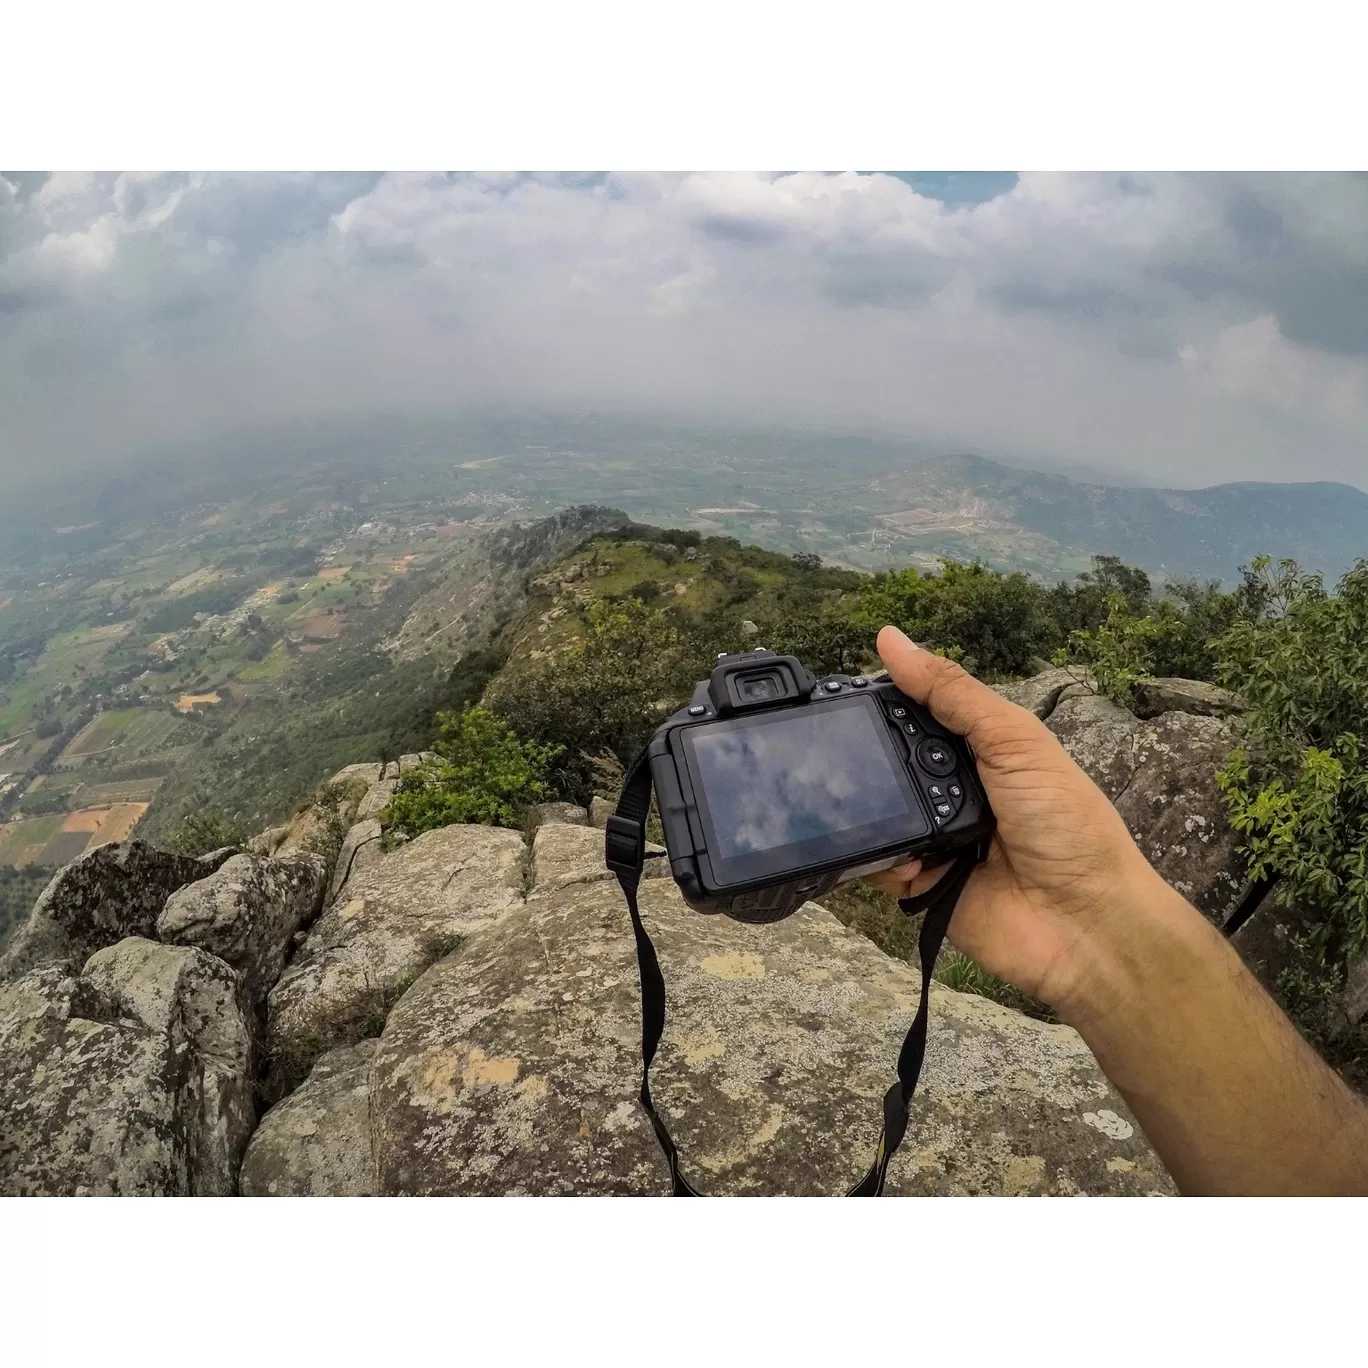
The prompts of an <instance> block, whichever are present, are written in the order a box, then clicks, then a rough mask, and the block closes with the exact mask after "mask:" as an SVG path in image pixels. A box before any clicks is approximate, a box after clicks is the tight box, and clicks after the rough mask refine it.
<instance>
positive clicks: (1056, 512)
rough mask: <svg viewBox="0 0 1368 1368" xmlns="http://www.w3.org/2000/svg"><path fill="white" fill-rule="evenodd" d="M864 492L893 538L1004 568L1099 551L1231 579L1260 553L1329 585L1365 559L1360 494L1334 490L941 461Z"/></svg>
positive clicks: (1042, 568)
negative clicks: (1091, 475)
mask: <svg viewBox="0 0 1368 1368" xmlns="http://www.w3.org/2000/svg"><path fill="white" fill-rule="evenodd" d="M868 489H869V491H870V493H872V494H873V495H875V496H876V497H877V499H878V505H879V509H880V511H879V512H878V513H877V514H876V515H875V516H876V517H877V520H878V521H879V522H880V523H881V524H882V525H883V526H885V527H886V528H888V529H889V530H890V531H891V532H895V533H896V534H897V535H898V538H899V540H901V541H906V540H907V539H909V538H910V539H912V540H913V541H914V542H920V543H922V544H923V545H924V546H925V547H926V549H927V551H935V552H936V553H942V554H943V553H949V554H952V555H955V556H960V557H969V556H981V557H982V558H983V559H984V560H986V561H989V562H991V563H992V564H994V565H1000V566H1004V567H1005V568H1032V569H1035V570H1037V571H1038V572H1047V573H1048V572H1049V571H1050V570H1052V569H1053V570H1059V569H1065V570H1067V569H1071V568H1074V567H1075V566H1079V567H1081V565H1082V563H1083V562H1084V561H1085V560H1086V558H1087V557H1089V556H1092V555H1094V554H1099V553H1106V554H1111V555H1116V556H1120V557H1121V558H1122V559H1123V560H1126V561H1129V562H1130V563H1132V564H1135V565H1142V566H1144V567H1145V568H1146V569H1147V570H1150V571H1153V572H1156V573H1158V574H1161V575H1162V574H1169V575H1177V576H1189V575H1192V576H1197V577H1199V578H1219V579H1222V580H1232V579H1234V578H1235V576H1236V574H1237V572H1238V567H1239V566H1241V565H1244V564H1247V563H1248V562H1249V561H1250V560H1252V559H1253V557H1255V556H1257V555H1259V554H1261V553H1266V554H1267V555H1270V556H1272V557H1273V558H1274V559H1275V560H1276V559H1278V558H1280V557H1283V556H1290V557H1292V558H1293V559H1295V560H1297V561H1299V562H1301V564H1302V565H1303V566H1307V567H1312V568H1315V569H1318V570H1322V571H1324V572H1325V573H1326V575H1327V576H1328V577H1330V578H1332V579H1333V578H1334V577H1336V576H1338V575H1339V574H1341V573H1342V572H1343V571H1344V570H1346V569H1347V568H1348V567H1349V566H1351V565H1352V564H1353V563H1354V561H1355V559H1356V558H1358V557H1359V556H1368V494H1365V493H1364V492H1363V491H1362V490H1360V489H1355V488H1354V487H1353V486H1351V485H1344V484H1332V483H1328V482H1320V483H1314V484H1260V483H1255V482H1252V481H1251V482H1241V483H1236V484H1223V485H1213V486H1211V488H1209V489H1145V488H1133V487H1132V488H1119V487H1117V486H1114V485H1105V484H1092V483H1085V482H1083V481H1080V480H1072V479H1069V478H1068V477H1067V476H1064V475H1052V474H1045V473H1041V472H1038V471H1029V470H1021V469H1016V468H1013V467H1009V466H1005V465H1002V464H1000V463H999V462H997V461H990V460H987V459H986V458H984V457H981V456H947V457H943V458H940V459H936V460H931V461H927V462H925V463H923V464H920V465H916V466H913V467H910V468H908V469H905V470H901V471H897V472H894V473H891V474H888V475H884V476H880V477H879V478H877V479H875V480H873V481H871V482H870V484H869V485H868Z"/></svg>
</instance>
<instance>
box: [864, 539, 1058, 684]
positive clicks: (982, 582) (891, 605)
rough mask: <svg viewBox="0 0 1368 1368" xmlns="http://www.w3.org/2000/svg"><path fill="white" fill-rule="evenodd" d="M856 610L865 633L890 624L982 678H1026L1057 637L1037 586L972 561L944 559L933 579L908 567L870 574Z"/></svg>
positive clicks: (1022, 577)
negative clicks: (1034, 662) (957, 661)
mask: <svg viewBox="0 0 1368 1368" xmlns="http://www.w3.org/2000/svg"><path fill="white" fill-rule="evenodd" d="M858 612H859V620H860V621H861V622H863V623H864V624H865V625H866V626H867V627H868V628H869V629H871V630H872V631H877V630H878V628H879V627H882V626H883V625H884V624H885V623H892V624H893V626H895V627H898V628H901V629H902V630H903V631H904V632H906V633H907V635H908V636H910V637H912V638H913V639H914V640H916V641H919V642H923V643H925V644H927V645H929V646H932V647H934V648H937V649H940V650H942V651H944V652H945V653H946V654H949V655H954V656H955V658H957V659H958V660H959V661H960V662H961V663H962V664H963V665H964V666H965V668H966V669H968V670H970V671H972V672H973V673H975V674H977V675H980V676H983V677H986V678H989V679H998V678H1002V677H1005V676H1011V675H1020V674H1027V673H1029V672H1030V670H1031V668H1032V663H1033V660H1034V659H1035V658H1036V657H1038V656H1040V655H1042V654H1047V653H1048V652H1049V651H1051V650H1052V649H1053V648H1054V647H1055V646H1056V645H1057V644H1058V643H1059V641H1060V639H1061V636H1062V633H1061V631H1060V628H1059V624H1058V622H1057V620H1056V618H1055V616H1054V614H1053V613H1052V611H1051V602H1050V597H1049V594H1048V591H1047V590H1046V589H1045V588H1044V586H1043V585H1040V584H1038V583H1036V582H1035V581H1034V580H1032V579H1029V578H1028V577H1027V576H1026V575H1023V574H1021V573H1016V574H1011V575H1004V574H1002V573H1000V572H999V571H996V570H990V569H989V568H988V567H987V566H985V565H981V564H979V563H977V562H975V563H974V564H971V565H961V564H959V563H957V562H955V561H944V562H942V564H941V572H940V574H938V575H921V574H919V573H918V572H917V571H916V570H915V569H911V568H908V569H906V570H892V571H889V572H888V573H887V574H883V575H877V576H875V577H874V578H873V580H872V581H871V582H870V583H869V585H868V587H867V588H866V589H865V590H864V591H863V592H862V593H861V595H860V605H859V610H858Z"/></svg>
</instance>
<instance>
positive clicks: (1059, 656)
mask: <svg viewBox="0 0 1368 1368" xmlns="http://www.w3.org/2000/svg"><path fill="white" fill-rule="evenodd" d="M1183 631H1184V624H1183V621H1182V619H1181V618H1179V617H1178V616H1177V615H1175V614H1171V613H1170V614H1166V615H1159V616H1153V615H1148V616H1145V617H1137V616H1136V615H1135V614H1134V613H1133V612H1131V610H1130V606H1129V604H1128V603H1127V601H1126V599H1125V598H1124V597H1123V596H1122V595H1121V594H1113V595H1112V600H1111V604H1110V605H1109V608H1108V612H1107V618H1106V621H1105V622H1103V623H1102V624H1101V625H1100V626H1099V627H1097V628H1095V629H1092V630H1089V629H1087V628H1080V629H1078V630H1076V631H1074V632H1071V633H1070V635H1069V643H1068V645H1067V646H1063V647H1061V648H1060V649H1059V650H1058V651H1056V652H1055V656H1054V661H1055V664H1056V665H1062V666H1063V667H1064V668H1065V669H1068V670H1073V671H1076V672H1077V673H1078V676H1079V678H1080V679H1081V680H1085V681H1087V682H1088V683H1090V685H1091V686H1092V687H1093V688H1095V689H1096V690H1097V692H1098V693H1100V694H1101V695H1102V696H1103V697H1105V698H1110V699H1111V700H1112V702H1113V703H1119V704H1120V705H1121V706H1122V707H1123V708H1133V707H1134V706H1135V702H1136V690H1137V689H1138V688H1139V686H1140V685H1142V684H1147V683H1149V682H1150V681H1151V680H1153V679H1154V678H1155V674H1154V660H1155V656H1156V654H1157V653H1158V652H1159V651H1160V650H1162V649H1163V648H1164V646H1165V645H1166V644H1167V643H1169V642H1171V641H1173V640H1174V639H1176V638H1177V637H1178V636H1179V635H1180V634H1181V633H1182V632H1183Z"/></svg>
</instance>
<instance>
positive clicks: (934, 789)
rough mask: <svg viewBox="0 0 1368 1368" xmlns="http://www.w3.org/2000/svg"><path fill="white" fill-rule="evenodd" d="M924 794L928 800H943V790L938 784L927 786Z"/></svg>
mask: <svg viewBox="0 0 1368 1368" xmlns="http://www.w3.org/2000/svg"><path fill="white" fill-rule="evenodd" d="M926 794H927V797H928V798H937V799H939V798H944V797H945V790H944V789H943V788H942V787H941V786H940V785H939V784H927V786H926Z"/></svg>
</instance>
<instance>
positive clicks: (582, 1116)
mask: <svg viewBox="0 0 1368 1368" xmlns="http://www.w3.org/2000/svg"><path fill="white" fill-rule="evenodd" d="M557 830H558V829H557V828H555V827H546V828H543V829H542V831H541V832H539V833H538V836H539V838H541V837H547V836H549V835H550V833H552V832H555V831H557ZM560 830H561V831H575V830H579V829H577V828H561V829H560ZM539 868H540V867H539ZM641 903H642V908H643V915H644V917H645V920H646V922H647V924H648V926H649V927H650V930H651V933H652V935H653V937H654V938H655V941H656V945H657V947H658V949H659V951H660V957H661V961H662V964H663V966H664V970H665V974H666V979H667V984H668V992H669V1001H670V1007H669V1014H668V1018H667V1024H666V1030H665V1036H664V1040H663V1043H662V1047H661V1051H660V1054H659V1056H658V1058H657V1063H656V1068H655V1070H654V1074H653V1082H654V1091H655V1096H656V1099H657V1102H658V1104H659V1106H660V1108H661V1111H662V1113H663V1114H664V1115H665V1116H666V1117H667V1118H668V1120H669V1124H670V1126H671V1128H672V1130H673V1132H674V1135H675V1138H676V1140H677V1141H678V1142H679V1144H680V1145H681V1148H682V1152H683V1156H684V1168H685V1171H686V1172H687V1173H688V1174H689V1175H690V1176H691V1177H692V1178H693V1179H694V1180H696V1181H697V1182H698V1183H699V1185H700V1186H702V1187H703V1188H704V1189H705V1190H707V1191H711V1192H718V1193H770V1192H793V1193H820V1192H830V1193H836V1192H841V1191H844V1190H845V1189H846V1188H847V1187H848V1186H849V1185H850V1184H852V1183H853V1182H855V1181H856V1180H857V1179H858V1178H859V1177H861V1176H862V1175H863V1173H864V1171H865V1169H866V1168H867V1167H868V1165H869V1164H870V1162H871V1159H872V1156H873V1151H874V1146H875V1142H876V1140H877V1137H878V1132H879V1121H880V1105H881V1099H882V1097H883V1094H884V1092H885V1090H886V1089H887V1088H888V1086H889V1084H890V1083H891V1081H892V1079H893V1076H894V1062H895V1060H896V1058H897V1054H898V1050H899V1047H900V1046H901V1043H902V1039H903V1035H904V1033H905V1032H906V1030H907V1027H908V1024H909V1023H910V1021H911V1019H912V1016H913V1013H914V1012H915V1009H916V1002H917V994H918V989H919V986H920V978H919V975H918V974H917V973H916V971H915V970H913V969H912V967H911V966H909V965H907V964H904V963H902V962H901V961H899V960H895V959H891V958H890V957H888V956H886V955H884V954H883V953H882V952H881V951H879V950H878V949H877V948H876V947H875V946H874V945H873V944H872V943H871V942H870V941H868V940H866V939H865V938H863V937H862V936H860V935H859V934H857V933H856V932H853V931H850V930H847V929H846V928H845V927H843V926H842V925H841V924H840V923H839V922H838V921H837V920H836V919H835V918H834V917H832V916H831V915H830V914H829V913H827V912H826V911H825V910H824V909H822V908H821V907H818V906H816V905H814V904H808V905H807V906H806V907H804V908H802V909H800V911H799V912H798V913H796V914H795V915H794V916H792V917H790V918H788V919H787V920H785V921H783V922H780V923H778V924H776V925H772V926H764V927H757V926H745V925H741V924H738V923H736V922H732V921H729V920H727V919H725V918H722V917H708V916H701V915H699V914H698V913H696V912H693V911H691V910H690V909H689V908H688V907H687V906H686V905H685V903H684V902H683V900H682V899H681V897H680V896H679V893H678V890H677V889H676V888H675V886H674V884H673V883H672V882H671V881H669V880H667V879H653V880H650V881H648V882H647V883H645V884H644V885H643V886H642V890H641ZM640 1030H641V1025H640V1008H639V1000H638V989H637V967H636V958H635V953H634V948H633V939H632V934H631V928H630V923H629V922H628V919H627V915H626V909H625V908H624V906H623V903H622V897H621V894H620V892H619V890H618V888H617V886H616V884H614V883H611V882H604V881H592V882H583V881H580V882H575V883H570V884H565V883H561V882H559V880H558V879H557V878H556V877H555V876H554V874H553V875H551V876H550V877H549V878H548V879H547V880H546V881H545V882H543V881H542V876H541V875H540V874H539V877H538V883H537V885H536V886H535V888H534V890H533V892H532V894H531V896H530V897H529V898H528V900H527V902H526V903H525V904H524V905H522V906H517V907H514V908H513V910H511V911H509V912H508V913H506V914H505V915H504V916H503V917H502V918H500V919H499V920H497V921H495V922H493V923H492V924H489V925H487V926H486V927H484V928H483V929H482V930H479V931H477V932H475V933H474V934H473V935H471V936H470V937H469V938H468V939H467V940H466V941H465V942H464V943H463V944H462V945H461V947H460V949H459V950H458V951H457V952H456V953H454V954H452V955H450V956H448V957H447V958H445V959H443V960H442V961H441V962H440V963H438V964H436V965H434V966H433V967H432V968H430V969H428V971H427V972H426V973H425V974H424V975H423V977H422V978H421V979H419V981H418V982H417V983H416V984H415V985H414V986H413V987H412V988H411V989H410V990H409V991H408V993H407V994H405V996H404V997H403V998H402V999H401V1000H400V1001H399V1002H398V1003H397V1005H396V1006H395V1007H394V1008H393V1010H392V1012H391V1013H390V1016H389V1020H388V1022H387V1024H386V1026H385V1029H384V1032H383V1034H382V1035H381V1037H380V1042H379V1046H378V1048H377V1050H376V1053H375V1056H374V1060H373V1062H372V1066H371V1069H370V1074H369V1080H368V1087H369V1102H370V1116H371V1131H370V1145H371V1148H372V1150H373V1154H374V1159H375V1163H376V1173H377V1180H378V1188H379V1190H380V1191H381V1192H382V1193H386V1194H409V1193H414V1194H416V1193H431V1194H438V1193H471V1194H474V1193H480V1194H504V1193H507V1194H572V1193H583V1194H608V1193H665V1192H667V1191H668V1177H667V1173H666V1168H665V1164H664V1160H663V1159H662V1157H661V1155H660V1152H659V1150H658V1148H657V1146H656V1141H655V1138H654V1136H653V1135H652V1133H651V1130H650V1126H649V1124H648V1122H647V1120H646V1118H645V1116H644V1114H643V1113H642V1111H641V1109H640V1107H639V1106H638V1104H637V1100H636V1093H637V1088H638V1085H639V1081H640V1077H639V1074H640V1067H641V1055H640V1048H641V1045H640ZM889 1191H890V1193H896V1194H922V1193H928V1194H932V1193H937V1194H938V1193H945V1194H950V1193H997V1194H1007V1193H1013V1194H1016V1193H1022V1194H1024V1193H1117V1194H1122V1193H1125V1194H1138V1193H1150V1192H1160V1193H1163V1192H1170V1191H1172V1185H1171V1183H1170V1181H1169V1179H1168V1178H1167V1176H1166V1175H1165V1173H1164V1171H1163V1169H1162V1168H1161V1167H1160V1165H1159V1163H1158V1160H1157V1159H1156V1157H1155V1156H1154V1154H1153V1153H1152V1151H1151V1150H1150V1148H1149V1146H1148V1145H1147V1143H1146V1142H1145V1139H1144V1137H1143V1136H1142V1135H1141V1133H1140V1131H1139V1128H1138V1127H1137V1126H1136V1124H1135V1122H1134V1120H1133V1119H1132V1118H1131V1117H1130V1115H1129V1113H1128V1112H1127V1110H1126V1107H1125V1104H1124V1103H1123V1102H1122V1100H1121V1098H1120V1096H1119V1095H1118V1094H1117V1093H1116V1092H1115V1091H1114V1090H1113V1089H1112V1088H1111V1086H1110V1085H1109V1084H1108V1083H1107V1081H1106V1079H1105V1078H1104V1077H1103V1075H1102V1073H1101V1071H1100V1070H1099V1069H1098V1067H1097V1064H1096V1063H1095V1061H1094V1060H1093V1058H1092V1056H1091V1055H1090V1054H1089V1052H1088V1050H1087V1048H1086V1047H1085V1046H1084V1044H1083V1042H1082V1040H1081V1039H1080V1038H1079V1037H1078V1036H1077V1035H1076V1034H1075V1033H1074V1032H1073V1031H1071V1030H1069V1029H1068V1028H1066V1027H1063V1026H1052V1025H1046V1024H1043V1023H1041V1022H1038V1021H1034V1020H1031V1019H1030V1018H1027V1017H1025V1016H1021V1015H1019V1014H1018V1013H1016V1012H1012V1011H1010V1010H1008V1009H1007V1008H1004V1007H1000V1006H998V1005H996V1004H994V1003H992V1002H989V1001H987V1000H986V999H983V998H977V997H969V996H966V995H962V994H959V993H953V992H950V991H949V990H947V989H943V988H940V987H937V988H936V989H935V990H934V992H933V997H932V1012H931V1031H930V1043H929V1049H928V1054H927V1060H926V1067H925V1071H924V1076H923V1081H922V1087H921V1090H920V1092H919V1095H918V1100H917V1103H916V1106H915V1108H914V1112H913V1119H912V1126H911V1130H910V1132H909V1135H908V1138H907V1141H906V1143H905V1144H904V1146H903V1148H902V1150H901V1151H900V1152H899V1154H898V1155H897V1157H896V1158H895V1160H894V1162H893V1165H892V1168H891V1171H890V1177H889Z"/></svg>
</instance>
